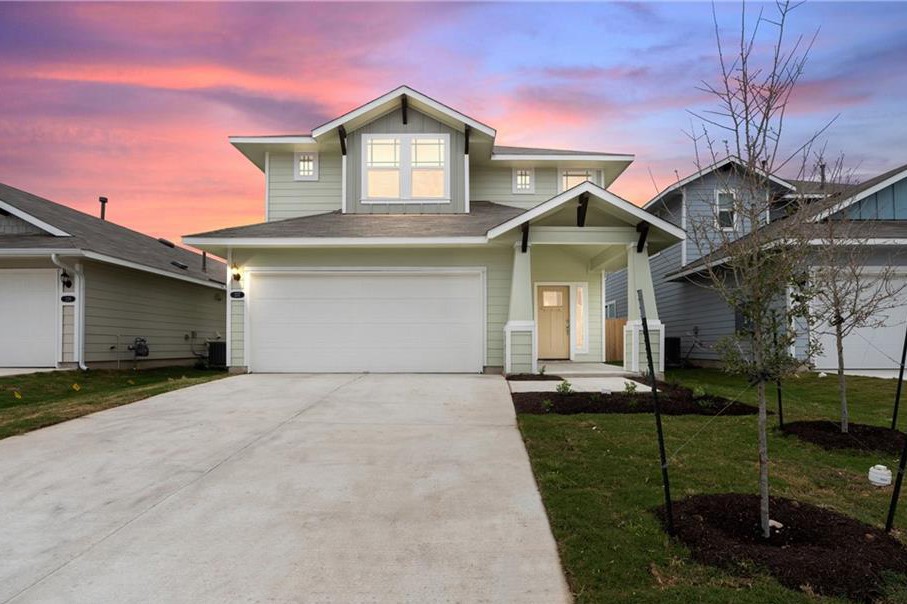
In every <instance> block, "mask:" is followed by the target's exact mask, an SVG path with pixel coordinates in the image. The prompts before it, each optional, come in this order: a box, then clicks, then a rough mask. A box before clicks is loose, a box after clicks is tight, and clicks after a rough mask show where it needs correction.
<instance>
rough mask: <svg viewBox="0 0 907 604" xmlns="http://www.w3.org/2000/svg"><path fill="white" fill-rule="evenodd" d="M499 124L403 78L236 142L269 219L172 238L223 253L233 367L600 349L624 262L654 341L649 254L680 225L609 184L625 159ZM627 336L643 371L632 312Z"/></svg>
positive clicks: (562, 354) (388, 368)
mask: <svg viewBox="0 0 907 604" xmlns="http://www.w3.org/2000/svg"><path fill="white" fill-rule="evenodd" d="M495 135H496V132H495V130H494V129H492V128H490V127H489V126H487V125H485V124H482V123H480V122H478V121H476V120H474V119H472V118H470V117H468V116H466V115H463V114H462V113H460V112H458V111H456V110H454V109H451V108H450V107H447V106H445V105H442V104H441V103H439V102H437V101H435V100H433V99H431V98H429V97H427V96H425V95H424V94H421V93H419V92H417V91H415V90H412V89H411V88H408V87H405V86H403V87H400V88H397V89H395V90H393V91H391V92H389V93H387V94H385V95H384V96H382V97H380V98H378V99H375V100H374V101H371V102H369V103H367V104H365V105H362V106H361V107H358V108H357V109H355V110H353V111H350V112H349V113H347V114H345V115H343V116H341V117H339V118H337V119H334V120H331V121H330V122H328V123H326V124H323V125H321V126H319V127H317V128H315V129H314V130H312V132H311V134H306V135H294V136H261V137H233V138H231V142H232V144H233V145H234V146H235V147H236V148H237V149H238V150H239V151H240V152H241V153H242V154H243V155H245V156H246V157H247V158H248V159H249V160H250V161H251V162H252V163H254V164H255V165H256V166H257V167H258V168H259V169H260V170H261V171H262V172H264V174H265V185H266V186H265V216H266V219H267V222H264V223H262V224H257V225H251V226H244V227H237V228H230V229H223V230H219V231H213V232H209V233H202V234H197V235H190V236H186V237H185V238H184V239H183V240H184V242H185V243H187V244H190V245H193V246H195V247H197V248H200V249H203V250H207V251H209V252H212V253H214V254H217V255H218V256H221V257H224V258H226V259H227V261H228V265H229V267H230V269H231V273H232V277H231V278H230V279H228V284H229V285H228V287H229V292H230V294H229V295H230V300H229V306H230V310H229V312H228V315H227V320H228V329H227V332H228V339H229V358H230V365H231V366H232V368H233V369H234V370H237V371H243V370H249V371H261V372H296V371H302V372H305V371H333V372H346V371H375V372H398V371H399V372H479V371H483V370H486V371H488V370H496V371H500V370H501V369H503V370H504V371H505V372H508V373H520V372H534V371H536V370H537V369H538V367H539V363H540V362H541V363H542V364H544V362H545V360H548V359H552V360H554V359H563V360H573V361H585V362H598V363H600V362H602V360H603V346H602V342H603V336H604V334H603V324H604V323H603V307H602V295H601V294H602V276H603V274H604V272H605V271H609V270H615V269H616V268H618V267H621V268H623V267H627V266H629V267H630V274H631V276H632V278H633V279H635V280H636V282H637V283H638V285H639V287H640V288H641V289H643V291H644V292H645V295H646V299H647V304H648V307H649V318H650V319H652V326H653V330H654V332H653V337H654V339H655V345H656V354H659V352H660V349H659V348H658V346H659V344H660V336H661V335H662V334H661V332H662V331H663V328H662V327H661V324H660V323H659V322H658V320H657V319H658V311H657V308H656V306H655V298H654V295H653V290H652V281H651V276H650V273H649V264H648V255H649V251H653V252H657V251H659V250H661V249H664V248H665V247H667V246H669V245H672V244H674V243H675V242H677V241H679V240H680V239H682V237H683V231H682V230H681V229H679V228H678V227H676V226H674V225H672V224H670V223H668V222H667V221H665V220H662V219H661V218H658V217H656V216H654V215H653V214H650V213H648V212H646V211H644V210H642V209H641V208H639V207H637V206H635V205H633V204H631V203H629V202H627V201H625V200H623V199H621V198H619V197H617V196H616V195H614V194H613V193H610V192H609V191H607V190H606V188H607V187H608V186H609V185H610V184H611V183H612V182H613V181H614V179H615V178H617V176H618V175H620V173H621V172H623V170H624V169H626V167H627V166H628V165H629V164H630V162H631V161H632V159H633V158H632V156H629V155H625V154H613V153H600V152H583V151H563V150H552V149H527V148H521V147H520V148H517V147H501V146H496V145H495V144H494V142H495ZM626 339H627V342H628V345H627V346H626V351H627V359H626V362H627V365H628V367H629V368H630V369H638V368H639V363H640V356H641V346H640V345H639V342H640V336H639V322H638V321H635V322H631V324H630V325H629V326H628V328H627V333H626ZM656 360H657V361H660V359H658V358H657V359H656ZM659 366H660V365H659Z"/></svg>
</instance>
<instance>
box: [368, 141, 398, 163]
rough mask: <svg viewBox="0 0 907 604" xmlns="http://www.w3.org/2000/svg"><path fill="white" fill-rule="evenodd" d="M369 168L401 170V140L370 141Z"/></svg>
mask: <svg viewBox="0 0 907 604" xmlns="http://www.w3.org/2000/svg"><path fill="white" fill-rule="evenodd" d="M366 165H367V166H368V167H369V168H399V167H400V140H399V139H396V138H373V139H371V140H369V141H368V157H367V159H366Z"/></svg>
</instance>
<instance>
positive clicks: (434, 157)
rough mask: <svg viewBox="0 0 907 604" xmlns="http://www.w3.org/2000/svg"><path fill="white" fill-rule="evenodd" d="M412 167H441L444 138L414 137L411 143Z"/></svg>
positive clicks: (442, 165) (442, 163) (442, 164)
mask: <svg viewBox="0 0 907 604" xmlns="http://www.w3.org/2000/svg"><path fill="white" fill-rule="evenodd" d="M412 152H413V158H412V165H413V167H414V168H443V167H444V155H445V153H444V139H442V138H415V139H413V143H412Z"/></svg>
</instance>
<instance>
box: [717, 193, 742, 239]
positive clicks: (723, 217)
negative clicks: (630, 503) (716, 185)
mask: <svg viewBox="0 0 907 604" xmlns="http://www.w3.org/2000/svg"><path fill="white" fill-rule="evenodd" d="M715 197H716V199H715V204H716V208H715V226H716V227H718V228H719V229H721V230H722V231H734V230H736V229H737V212H736V211H735V207H736V200H737V194H736V193H735V192H734V191H716V192H715Z"/></svg>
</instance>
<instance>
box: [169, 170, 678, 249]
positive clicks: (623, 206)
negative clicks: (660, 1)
mask: <svg viewBox="0 0 907 604" xmlns="http://www.w3.org/2000/svg"><path fill="white" fill-rule="evenodd" d="M583 193H588V194H590V195H593V196H595V197H597V198H598V199H600V200H601V201H603V202H605V203H608V204H611V205H613V206H615V207H616V208H618V209H619V210H623V211H624V212H627V213H628V214H630V215H631V216H633V217H634V218H638V219H639V220H642V221H645V222H648V223H649V224H651V225H652V226H654V227H655V228H657V229H659V230H662V231H664V232H665V233H667V234H669V235H673V236H674V237H676V238H678V239H685V238H686V232H685V231H684V230H683V229H680V228H678V227H676V226H674V225H673V224H671V223H670V222H668V221H666V220H664V219H662V218H659V217H658V216H655V215H654V214H651V213H649V212H647V211H645V210H643V209H642V208H640V207H638V206H635V205H633V204H632V203H630V202H629V201H627V200H625V199H621V198H620V197H618V196H617V195H615V194H614V193H611V192H610V191H607V190H605V189H603V188H601V187H600V186H598V185H596V184H593V183H591V182H588V181H586V182H584V183H581V184H579V185H577V186H575V187H573V188H572V189H569V190H567V191H564V192H563V193H561V194H559V195H556V196H554V197H552V198H551V199H549V200H548V201H546V202H543V203H540V204H539V205H537V206H535V207H534V208H532V209H531V210H529V211H527V212H523V213H522V214H520V215H519V216H517V217H515V218H511V219H510V220H508V221H507V222H505V223H503V224H499V225H498V226H496V227H494V228H493V229H490V230H489V231H488V239H495V238H496V237H500V236H501V235H503V234H504V233H506V232H508V231H510V230H512V229H515V228H516V227H518V226H520V225H522V224H523V223H525V222H529V221H530V220H533V219H535V218H538V217H539V216H542V215H543V214H546V213H547V212H550V211H552V210H556V209H557V208H559V207H560V206H562V205H564V204H565V203H567V202H568V201H570V200H572V199H574V198H576V197H577V196H579V195H581V194H583ZM184 241H185V240H184Z"/></svg>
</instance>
